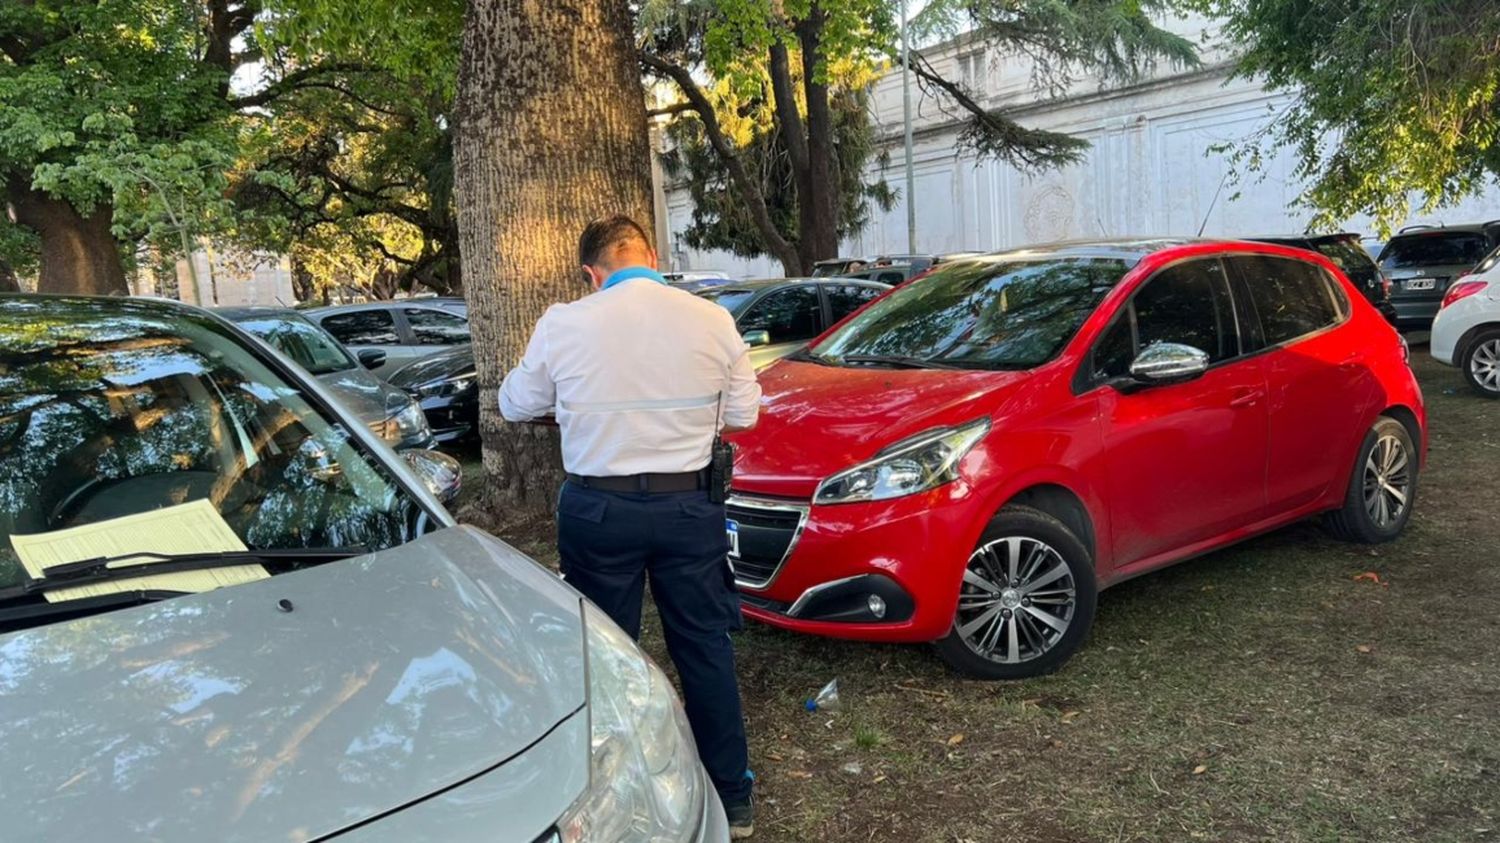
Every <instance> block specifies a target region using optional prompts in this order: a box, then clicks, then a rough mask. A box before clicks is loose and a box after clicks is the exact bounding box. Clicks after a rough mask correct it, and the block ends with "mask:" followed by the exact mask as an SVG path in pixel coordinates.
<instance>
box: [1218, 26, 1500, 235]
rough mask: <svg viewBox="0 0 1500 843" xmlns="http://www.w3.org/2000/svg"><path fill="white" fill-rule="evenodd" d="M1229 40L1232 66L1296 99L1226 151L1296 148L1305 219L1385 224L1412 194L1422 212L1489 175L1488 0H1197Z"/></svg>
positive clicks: (1256, 155)
mask: <svg viewBox="0 0 1500 843" xmlns="http://www.w3.org/2000/svg"><path fill="white" fill-rule="evenodd" d="M1194 5H1195V6H1196V7H1197V8H1198V10H1199V11H1202V12H1204V13H1208V14H1213V15H1217V16H1220V17H1222V18H1223V19H1224V20H1225V21H1226V24H1225V30H1224V32H1225V35H1226V36H1227V38H1228V40H1229V41H1230V42H1231V43H1234V44H1237V45H1240V47H1241V53H1240V56H1239V65H1238V68H1237V72H1238V73H1239V74H1240V75H1241V76H1244V77H1246V78H1258V79H1261V80H1263V81H1264V82H1265V84H1267V85H1268V86H1269V87H1270V88H1272V89H1274V90H1281V91H1286V92H1289V93H1291V94H1293V95H1294V97H1295V98H1294V99H1293V100H1292V101H1291V103H1290V105H1288V106H1287V108H1286V110H1285V111H1284V112H1282V113H1280V114H1279V115H1277V116H1276V118H1275V120H1274V122H1273V123H1272V124H1271V126H1270V127H1269V129H1268V131H1267V133H1266V134H1265V135H1264V136H1262V137H1258V138H1255V139H1253V140H1251V141H1249V142H1247V143H1244V144H1241V145H1239V146H1237V147H1235V148H1234V153H1235V160H1236V161H1237V162H1238V163H1239V164H1240V165H1241V167H1242V169H1243V170H1245V171H1248V172H1251V173H1253V172H1255V171H1256V170H1257V169H1258V167H1259V165H1260V164H1261V163H1262V162H1263V161H1264V160H1265V159H1266V158H1267V157H1268V153H1269V152H1270V151H1272V150H1275V149H1279V148H1287V149H1291V150H1292V151H1294V152H1295V153H1296V155H1297V156H1298V159H1299V169H1298V174H1299V175H1300V176H1301V177H1302V178H1304V179H1305V180H1306V181H1307V182H1308V184H1309V187H1308V189H1307V191H1306V193H1305V194H1304V195H1303V197H1302V199H1301V201H1302V202H1303V203H1304V204H1305V205H1307V206H1308V207H1310V208H1312V209H1314V210H1315V211H1316V212H1317V213H1316V215H1315V217H1314V220H1313V225H1314V226H1316V227H1320V228H1333V227H1335V226H1337V225H1339V224H1340V223H1341V222H1342V221H1343V220H1345V219H1347V218H1348V217H1350V216H1353V215H1355V214H1359V213H1367V214H1370V215H1371V216H1373V217H1374V218H1375V220H1376V223H1377V227H1379V228H1380V229H1381V231H1382V232H1383V233H1387V234H1388V233H1389V231H1390V229H1391V228H1392V227H1394V226H1396V225H1399V224H1400V223H1401V222H1402V221H1403V220H1405V218H1406V217H1407V215H1408V214H1409V213H1410V211H1411V205H1410V200H1409V198H1408V197H1409V196H1410V195H1411V193H1412V192H1417V193H1420V194H1422V195H1423V196H1424V197H1425V199H1424V200H1423V204H1422V208H1423V210H1424V211H1425V212H1429V213H1430V212H1432V211H1434V210H1436V209H1438V208H1440V207H1443V206H1445V205H1450V204H1452V203H1454V202H1457V201H1458V200H1460V199H1462V198H1464V197H1466V196H1469V195H1472V194H1474V193H1476V192H1478V191H1480V190H1483V189H1485V188H1486V187H1488V186H1491V185H1493V184H1494V183H1495V181H1496V177H1497V175H1500V142H1497V139H1500V14H1497V12H1496V5H1495V2H1494V0H1364V2H1360V3H1349V2H1343V0H1195V2H1194Z"/></svg>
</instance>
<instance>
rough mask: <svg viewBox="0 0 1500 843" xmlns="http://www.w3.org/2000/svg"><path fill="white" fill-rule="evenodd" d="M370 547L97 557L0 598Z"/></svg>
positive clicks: (356, 552) (333, 556) (58, 568)
mask: <svg viewBox="0 0 1500 843" xmlns="http://www.w3.org/2000/svg"><path fill="white" fill-rule="evenodd" d="M369 552H370V549H369V548H367V547H363V546H358V547H336V548H334V547H309V548H273V549H268V550H216V551H211V552H207V553H154V552H150V551H146V552H140V553H122V554H120V555H118V556H96V557H94V558H92V559H82V560H79V561H77V562H68V563H66V564H63V565H54V566H53V567H51V568H48V569H46V576H45V577H43V578H42V579H37V580H30V581H28V582H25V583H22V584H21V585H17V586H11V587H10V588H6V589H0V601H4V600H7V599H10V598H13V597H22V596H26V595H30V594H45V593H47V592H49V591H57V590H58V589H63V588H74V587H76V586H80V585H89V584H90V583H99V582H107V581H109V580H115V579H121V580H125V579H135V578H137V577H154V576H157V575H159V574H178V573H182V572H184V571H206V570H209V569H212V568H230V567H233V566H235V565H254V564H257V563H263V562H303V563H309V564H318V563H322V562H333V561H336V560H339V559H347V558H349V557H351V556H362V555H364V554H366V553H369ZM138 559H139V560H150V561H149V562H148V563H147V564H141V565H123V566H120V567H115V568H111V567H110V565H112V564H114V563H117V562H125V561H130V560H138Z"/></svg>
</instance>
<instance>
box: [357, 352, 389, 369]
mask: <svg viewBox="0 0 1500 843" xmlns="http://www.w3.org/2000/svg"><path fill="white" fill-rule="evenodd" d="M355 356H357V357H358V358H359V365H361V366H364V367H365V368H366V369H375V368H379V367H380V366H383V365H385V352H384V351H381V350H380V349H378V348H367V349H365V350H363V351H361V352H360V353H359V354H357V355H355Z"/></svg>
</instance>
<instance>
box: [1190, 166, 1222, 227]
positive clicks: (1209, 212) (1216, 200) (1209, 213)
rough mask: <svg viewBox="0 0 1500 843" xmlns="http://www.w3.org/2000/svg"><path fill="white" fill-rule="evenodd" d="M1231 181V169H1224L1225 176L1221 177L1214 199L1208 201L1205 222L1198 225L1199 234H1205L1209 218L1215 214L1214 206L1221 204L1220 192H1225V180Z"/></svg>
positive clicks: (1204, 215) (1204, 216)
mask: <svg viewBox="0 0 1500 843" xmlns="http://www.w3.org/2000/svg"><path fill="white" fill-rule="evenodd" d="M1226 181H1229V171H1228V170H1225V171H1224V177H1223V178H1221V179H1219V187H1218V189H1217V190H1215V191H1214V198H1213V201H1211V202H1209V203H1208V210H1207V211H1204V212H1203V224H1202V225H1200V226H1198V236H1199V237H1202V236H1203V230H1204V229H1206V228H1208V218H1209V217H1210V216H1212V215H1213V212H1214V206H1216V205H1218V204H1219V194H1220V193H1223V192H1224V182H1226Z"/></svg>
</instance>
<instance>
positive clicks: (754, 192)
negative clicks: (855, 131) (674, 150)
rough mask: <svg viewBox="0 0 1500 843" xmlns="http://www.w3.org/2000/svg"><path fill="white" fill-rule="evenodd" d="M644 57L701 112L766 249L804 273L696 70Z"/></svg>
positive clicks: (649, 66)
mask: <svg viewBox="0 0 1500 843" xmlns="http://www.w3.org/2000/svg"><path fill="white" fill-rule="evenodd" d="M640 59H641V64H642V66H644V67H645V68H646V70H647V71H648V72H650V73H651V74H652V75H654V76H658V77H661V78H664V79H670V80H672V81H673V82H675V83H676V84H677V88H678V89H679V90H680V91H682V95H683V96H684V97H686V98H687V101H688V102H689V103H690V104H691V105H692V109H693V111H695V112H697V113H698V119H699V120H701V121H703V133H704V135H706V136H707V137H708V142H709V145H710V146H712V147H713V150H714V152H715V153H717V154H718V156H719V158H720V160H722V161H723V162H724V168H725V169H727V170H728V171H729V178H730V179H731V180H732V181H733V182H734V184H735V187H737V188H738V189H739V191H740V194H741V195H742V196H743V197H744V200H745V204H746V205H747V206H748V209H749V211H750V217H751V218H752V219H753V220H755V227H756V228H757V229H759V231H760V235H761V237H762V238H764V239H765V243H766V247H767V248H766V250H767V251H769V252H770V253H771V254H773V255H775V256H776V259H777V260H779V261H781V265H782V267H783V268H784V269H785V270H786V272H787V274H788V275H801V274H803V270H802V258H801V256H800V255H798V253H797V250H796V248H795V247H793V246H792V244H791V243H789V242H787V239H786V238H785V237H783V236H781V232H780V231H779V230H777V228H776V223H775V221H774V220H772V219H771V212H770V210H769V209H768V208H767V206H766V198H765V195H764V194H762V193H761V190H760V185H759V184H757V183H756V182H755V181H754V180H753V179H751V177H750V174H749V173H748V172H746V170H745V164H744V162H743V161H741V160H740V157H739V155H737V154H736V153H735V150H734V146H733V144H731V143H730V142H729V139H728V138H727V137H725V136H724V130H723V128H722V127H721V126H720V125H719V117H718V115H717V114H715V113H714V107H713V103H711V102H709V101H708V97H707V96H706V95H704V93H703V89H702V88H700V87H698V82H697V80H695V79H694V78H693V74H692V71H690V70H688V69H687V68H685V67H683V66H682V65H679V64H676V63H674V62H671V61H668V60H667V59H664V58H662V57H661V56H658V55H653V54H652V53H649V52H646V51H645V50H642V51H641V52H640Z"/></svg>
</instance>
